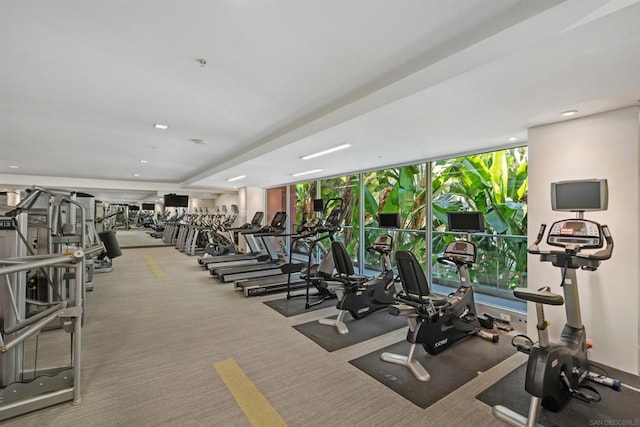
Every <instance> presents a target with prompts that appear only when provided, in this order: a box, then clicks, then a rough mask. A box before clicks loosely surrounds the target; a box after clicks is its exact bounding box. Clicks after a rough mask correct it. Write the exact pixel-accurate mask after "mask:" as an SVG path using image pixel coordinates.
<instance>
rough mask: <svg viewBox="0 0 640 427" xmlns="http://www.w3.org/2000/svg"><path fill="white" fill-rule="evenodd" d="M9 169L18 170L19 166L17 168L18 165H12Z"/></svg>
mask: <svg viewBox="0 0 640 427" xmlns="http://www.w3.org/2000/svg"><path fill="white" fill-rule="evenodd" d="M9 169H18V166H16V165H11V166H9Z"/></svg>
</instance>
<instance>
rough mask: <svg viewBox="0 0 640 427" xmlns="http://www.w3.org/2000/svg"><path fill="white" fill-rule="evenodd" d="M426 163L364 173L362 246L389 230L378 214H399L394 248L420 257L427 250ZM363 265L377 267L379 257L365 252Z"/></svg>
mask: <svg viewBox="0 0 640 427" xmlns="http://www.w3.org/2000/svg"><path fill="white" fill-rule="evenodd" d="M426 179H427V178H426V165H425V163H418V164H415V165H407V166H401V167H397V168H388V169H381V170H376V171H371V172H367V173H365V174H363V192H364V210H365V212H364V227H365V233H364V238H365V242H364V244H365V248H367V247H369V246H371V244H373V242H374V240H375V239H376V237H378V236H379V235H380V234H383V233H389V232H390V231H389V230H386V229H382V228H380V227H379V225H380V224H378V214H379V213H399V216H400V224H399V229H398V230H394V231H391V233H392V234H393V235H394V237H395V242H394V249H395V250H409V251H412V252H414V253H415V254H416V256H417V257H418V258H419V259H423V258H424V256H425V251H426V244H425V237H426V236H425V225H426V203H427V191H426ZM365 256H366V266H367V267H368V268H377V267H379V266H380V259H379V257H377V256H376V255H374V254H370V253H368V252H365Z"/></svg>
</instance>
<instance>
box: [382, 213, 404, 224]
mask: <svg viewBox="0 0 640 427" xmlns="http://www.w3.org/2000/svg"><path fill="white" fill-rule="evenodd" d="M378 225H379V226H380V228H400V214H399V213H398V212H394V213H379V214H378Z"/></svg>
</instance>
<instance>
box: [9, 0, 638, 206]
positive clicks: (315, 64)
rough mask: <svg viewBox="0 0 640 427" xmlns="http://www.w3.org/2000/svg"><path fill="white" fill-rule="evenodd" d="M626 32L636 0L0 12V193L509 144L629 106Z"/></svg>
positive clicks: (173, 4)
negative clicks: (530, 132) (544, 128)
mask: <svg viewBox="0 0 640 427" xmlns="http://www.w3.org/2000/svg"><path fill="white" fill-rule="evenodd" d="M639 22H640V4H639V1H638V0H612V1H606V0H566V1H562V0H536V1H530V0H520V1H516V0H457V1H451V0H396V1H392V0H254V1H251V0H217V1H212V0H182V1H179V2H177V1H168V0H165V1H159V0H136V1H126V0H110V1H106V0H105V1H101V2H99V1H80V0H58V1H55V2H51V1H49V0H29V1H20V2H10V1H3V2H1V3H0V150H1V151H0V153H1V154H0V186H11V185H13V186H14V187H15V186H16V184H17V183H21V184H25V185H32V184H33V185H47V182H41V181H42V180H44V181H46V180H47V178H44V177H67V178H72V179H73V181H72V182H73V183H75V182H77V185H78V187H81V188H87V189H94V190H100V189H106V190H108V189H114V188H116V189H119V191H123V190H131V191H129V192H126V193H127V195H128V196H130V197H131V198H135V197H141V199H145V198H149V197H153V195H154V194H156V193H155V192H156V191H160V190H162V189H164V188H168V186H169V187H170V188H171V189H176V188H177V189H179V190H184V191H210V192H217V191H224V190H229V189H233V188H234V187H235V186H260V187H262V186H276V185H280V184H284V183H290V182H295V181H298V180H301V179H308V178H312V177H313V178H315V177H322V176H330V175H337V174H342V173H345V172H350V171H356V170H364V169H372V168H376V167H381V166H386V165H392V164H397V163H407V162H412V161H417V160H421V159H431V158H438V157H443V156H447V155H452V154H457V153H463V152H470V151H482V150H486V149H489V148H494V147H501V146H507V145H514V144H521V143H524V142H526V134H527V133H526V130H527V128H529V127H532V126H536V125H540V124H545V123H551V122H556V121H559V120H565V118H563V117H562V116H560V112H562V111H565V110H570V109H576V110H579V113H578V116H584V115H589V114H594V113H598V112H602V111H607V110H612V109H616V108H622V107H626V106H630V105H637V104H638V99H639V98H640V24H638V23H639ZM198 58H204V59H206V62H207V63H206V65H204V66H202V65H201V64H199V63H198V61H197V59H198ZM154 123H164V124H168V125H169V126H170V128H169V129H168V130H166V131H162V130H157V129H154V128H153V124H154ZM512 137H516V138H518V141H517V142H510V141H509V138H512ZM192 139H203V140H206V141H207V142H208V143H207V144H206V145H198V144H194V143H193V142H191V140H192ZM342 143H349V144H352V147H351V148H349V149H346V150H344V151H341V152H339V153H335V154H331V155H327V156H324V157H319V158H316V159H313V160H306V161H305V160H301V159H300V157H301V156H303V155H305V154H310V153H313V152H315V151H318V150H321V149H325V148H329V147H332V146H335V145H338V144H342ZM141 159H144V160H148V163H144V164H143V163H140V162H139V160H141ZM12 165H13V166H18V168H17V169H15V168H10V166H12ZM316 168H321V169H323V171H322V172H319V173H316V174H314V175H308V176H305V177H303V178H295V177H292V176H291V174H292V173H295V172H300V171H305V170H310V169H316ZM134 174H139V176H137V177H134ZM237 175H246V178H245V179H243V180H241V181H236V182H228V181H227V179H228V178H231V177H234V176H237ZM32 181H38V182H32ZM0 189H1V188H0ZM105 194H107V195H108V194H116V193H105ZM123 194H124V193H123ZM142 194H144V196H142Z"/></svg>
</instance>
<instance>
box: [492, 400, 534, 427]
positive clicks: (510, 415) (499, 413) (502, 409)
mask: <svg viewBox="0 0 640 427" xmlns="http://www.w3.org/2000/svg"><path fill="white" fill-rule="evenodd" d="M541 403H542V399H541V398H539V397H532V398H531V402H530V403H529V417H528V418H527V417H525V416H524V415H520V414H519V413H517V412H516V411H514V410H513V409H509V408H507V407H506V406H502V405H495V406H494V407H493V409H492V411H491V412H492V413H493V416H494V417H496V418H498V419H499V420H502V421H504V422H505V423H507V424H510V425H512V426H520V427H542V424H538V422H537V420H538V417H539V416H540V404H541Z"/></svg>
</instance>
